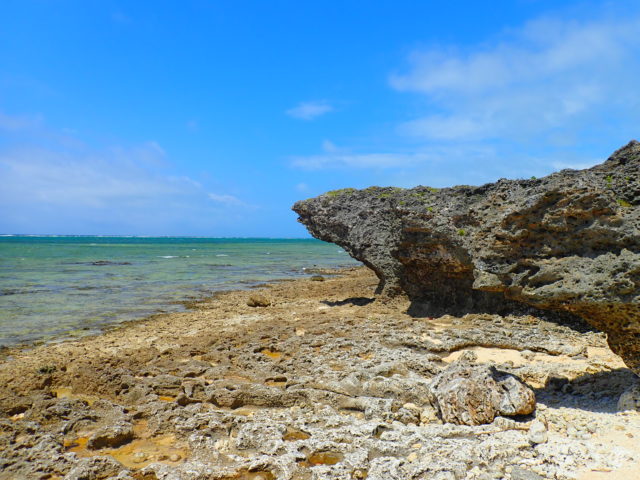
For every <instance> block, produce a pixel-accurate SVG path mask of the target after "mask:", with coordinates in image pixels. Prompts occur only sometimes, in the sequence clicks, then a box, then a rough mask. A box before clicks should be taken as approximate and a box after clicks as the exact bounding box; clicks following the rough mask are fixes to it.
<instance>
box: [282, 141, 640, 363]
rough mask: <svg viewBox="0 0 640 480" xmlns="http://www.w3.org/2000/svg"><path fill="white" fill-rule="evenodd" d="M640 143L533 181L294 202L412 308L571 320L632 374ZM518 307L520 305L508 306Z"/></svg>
mask: <svg viewBox="0 0 640 480" xmlns="http://www.w3.org/2000/svg"><path fill="white" fill-rule="evenodd" d="M639 204H640V143H638V142H636V141H632V142H630V143H629V144H628V145H626V146H625V147H623V148H621V149H620V150H618V151H616V152H615V153H614V154H613V155H612V156H611V157H610V158H609V159H608V160H607V161H606V162H604V163H602V164H600V165H597V166H595V167H592V168H590V169H586V170H569V169H567V170H562V171H560V172H557V173H554V174H551V175H549V176H547V177H544V178H540V179H531V180H505V179H501V180H499V181H497V182H495V183H490V184H486V185H483V186H480V187H471V186H458V187H452V188H444V189H434V188H429V187H416V188H413V189H406V190H405V189H399V188H380V187H371V188H367V189H364V190H354V189H345V190H340V191H334V192H329V193H326V194H324V195H320V196H319V197H316V198H312V199H309V200H304V201H300V202H297V203H296V204H295V205H294V207H293V209H294V210H295V211H296V212H297V213H298V215H299V221H300V222H302V223H303V224H304V225H305V226H306V227H307V228H308V230H309V231H310V232H311V234H312V235H313V236H315V237H316V238H319V239H321V240H325V241H329V242H333V243H336V244H338V245H340V246H341V247H343V248H344V249H345V250H346V251H347V252H349V254H350V255H351V256H353V257H354V258H356V259H358V260H360V261H362V262H363V263H364V264H365V265H367V266H368V267H370V268H371V269H372V270H373V271H374V272H375V273H376V275H377V276H378V278H379V279H380V284H379V287H378V292H379V293H385V294H389V295H393V294H396V293H398V292H401V291H404V292H406V293H407V294H408V295H409V296H410V298H411V299H412V301H413V304H412V312H413V313H416V314H419V313H420V312H429V313H430V314H431V315H433V314H436V313H437V312H438V311H440V312H441V313H445V312H446V313H453V314H459V313H465V312H470V311H480V310H484V311H490V310H493V311H505V309H514V306H515V305H517V304H518V303H519V304H526V305H528V306H531V307H536V308H539V309H548V310H554V311H561V312H568V313H570V314H575V315H578V316H580V317H582V318H583V319H585V320H586V321H587V322H589V323H590V324H591V325H593V326H595V327H596V328H598V329H600V330H602V331H604V332H606V333H607V335H608V340H609V345H610V346H611V348H612V350H613V351H614V352H616V353H617V354H618V355H620V356H621V357H622V358H623V360H624V361H625V362H626V364H627V365H628V366H629V367H630V368H631V369H632V370H633V371H634V372H635V373H636V374H640V208H639ZM516 302H517V303H516Z"/></svg>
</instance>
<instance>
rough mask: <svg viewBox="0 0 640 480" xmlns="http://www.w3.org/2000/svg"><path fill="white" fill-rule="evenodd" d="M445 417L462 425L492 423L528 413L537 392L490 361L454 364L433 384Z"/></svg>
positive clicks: (434, 401) (435, 398)
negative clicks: (482, 363)
mask: <svg viewBox="0 0 640 480" xmlns="http://www.w3.org/2000/svg"><path fill="white" fill-rule="evenodd" d="M429 394H430V396H431V399H430V400H431V403H432V404H433V405H434V407H436V409H437V410H438V413H439V415H440V417H441V418H442V420H444V421H445V422H449V423H456V424H458V425H482V424H483V423H491V422H493V420H494V419H495V418H496V417H497V416H515V415H528V414H529V413H532V412H533V411H534V410H535V408H536V396H535V394H534V393H533V390H531V389H530V388H529V387H528V386H527V385H525V384H524V383H523V382H522V381H521V380H520V379H519V378H518V377H516V376H515V375H511V374H510V373H506V372H501V371H499V370H496V369H495V368H494V367H491V366H488V365H465V364H456V363H454V364H453V365H450V366H449V368H447V369H446V370H444V371H443V372H441V373H439V374H438V375H436V376H435V377H434V378H433V380H431V383H430V384H429Z"/></svg>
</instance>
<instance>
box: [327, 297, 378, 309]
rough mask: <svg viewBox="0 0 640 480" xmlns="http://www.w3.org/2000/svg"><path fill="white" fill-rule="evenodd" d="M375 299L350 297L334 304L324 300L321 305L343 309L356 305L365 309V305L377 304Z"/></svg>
mask: <svg viewBox="0 0 640 480" xmlns="http://www.w3.org/2000/svg"><path fill="white" fill-rule="evenodd" d="M375 301H376V299H375V298H368V297H350V298H345V299H344V300H337V301H335V302H332V301H330V300H322V301H321V302H320V303H324V304H325V305H328V306H330V307H342V306H344V305H354V306H356V307H364V306H365V305H369V304H370V303H373V302H375Z"/></svg>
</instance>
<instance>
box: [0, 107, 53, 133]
mask: <svg viewBox="0 0 640 480" xmlns="http://www.w3.org/2000/svg"><path fill="white" fill-rule="evenodd" d="M42 121H43V117H42V115H40V114H37V115H8V114H6V113H2V112H0V130H5V131H9V132H15V131H19V130H28V129H33V128H35V127H38V126H40V125H41V124H42Z"/></svg>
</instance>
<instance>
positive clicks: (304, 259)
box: [0, 236, 358, 346]
mask: <svg viewBox="0 0 640 480" xmlns="http://www.w3.org/2000/svg"><path fill="white" fill-rule="evenodd" d="M352 265H358V262H356V261H355V260H353V259H352V258H351V257H349V255H347V254H346V253H345V252H344V251H343V250H342V249H341V248H339V247H338V246H336V245H332V244H329V243H324V242H320V241H318V240H313V239H308V240H307V239H303V240H299V239H295V240H294V239H240V238H238V239H230V238H176V237H160V238H143V237H89V236H81V237H71V236H69V237H67V236H64V237H53V236H44V237H36V236H0V346H3V345H14V344H19V343H32V342H38V341H54V340H61V339H65V338H70V337H75V336H81V335H86V334H90V333H96V332H99V331H100V330H101V329H102V328H104V327H105V326H109V325H113V324H116V323H118V322H122V321H126V320H132V319H136V318H142V317H145V316H147V315H150V314H153V313H159V312H173V311H180V310H184V306H183V305H182V304H181V303H180V302H184V301H189V300H196V299H200V298H204V297H207V296H209V295H211V294H212V293H214V292H216V291H220V290H229V289H238V288H250V287H251V286H254V285H257V284H260V283H262V282H265V281H267V280H272V279H286V278H295V277H301V276H304V275H307V274H308V273H305V269H308V268H313V267H317V268H326V267H340V266H352Z"/></svg>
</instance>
